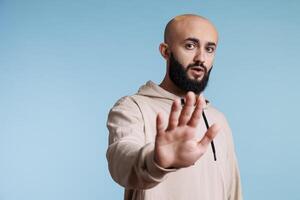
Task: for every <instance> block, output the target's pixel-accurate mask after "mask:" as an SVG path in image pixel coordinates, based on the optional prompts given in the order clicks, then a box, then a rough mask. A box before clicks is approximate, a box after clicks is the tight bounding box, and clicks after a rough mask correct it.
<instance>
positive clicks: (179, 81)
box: [169, 53, 212, 94]
mask: <svg viewBox="0 0 300 200" xmlns="http://www.w3.org/2000/svg"><path fill="white" fill-rule="evenodd" d="M195 66H200V67H202V68H203V70H204V75H203V77H202V79H201V80H193V79H190V78H189V77H188V74H187V71H188V70H189V69H190V68H191V67H195ZM211 70H212V68H211V69H210V70H209V71H207V68H206V67H205V66H204V65H203V64H202V63H200V62H195V63H193V64H190V65H188V66H187V67H186V69H185V68H184V66H183V65H181V64H180V63H179V62H178V61H177V60H176V59H175V57H174V55H173V53H171V55H170V64H169V78H170V79H171V81H172V82H173V83H174V84H175V85H176V86H177V87H178V88H180V89H181V90H183V91H185V92H188V91H192V92H194V93H195V94H200V93H201V92H203V91H204V90H205V88H206V86H207V84H208V80H209V75H210V72H211Z"/></svg>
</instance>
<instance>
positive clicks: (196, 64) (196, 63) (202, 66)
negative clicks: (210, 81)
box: [186, 62, 207, 73]
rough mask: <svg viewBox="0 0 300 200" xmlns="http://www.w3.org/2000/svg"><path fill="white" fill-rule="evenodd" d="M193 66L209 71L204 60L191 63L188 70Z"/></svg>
mask: <svg viewBox="0 0 300 200" xmlns="http://www.w3.org/2000/svg"><path fill="white" fill-rule="evenodd" d="M193 67H197V68H201V69H202V70H203V71H204V72H205V73H206V72H207V67H206V66H205V65H204V64H203V62H195V63H192V64H189V65H188V66H187V68H186V71H187V70H189V69H190V68H193Z"/></svg>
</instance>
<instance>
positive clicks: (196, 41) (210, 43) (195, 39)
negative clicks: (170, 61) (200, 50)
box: [184, 37, 217, 46]
mask: <svg viewBox="0 0 300 200" xmlns="http://www.w3.org/2000/svg"><path fill="white" fill-rule="evenodd" d="M184 41H192V42H195V43H197V44H199V43H200V42H199V40H198V39H197V38H192V37H189V38H187V39H185V40H184ZM207 45H208V46H217V44H216V43H214V42H207Z"/></svg>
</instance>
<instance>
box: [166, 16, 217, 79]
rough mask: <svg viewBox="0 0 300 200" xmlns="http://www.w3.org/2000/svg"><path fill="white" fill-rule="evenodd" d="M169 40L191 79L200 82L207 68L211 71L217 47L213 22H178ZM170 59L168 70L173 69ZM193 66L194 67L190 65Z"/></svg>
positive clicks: (173, 52)
mask: <svg viewBox="0 0 300 200" xmlns="http://www.w3.org/2000/svg"><path fill="white" fill-rule="evenodd" d="M172 28H173V29H172V30H174V31H173V33H172V35H171V36H170V39H169V41H168V44H167V45H168V49H169V51H170V53H172V54H173V57H174V58H175V59H176V60H177V61H178V62H179V63H180V64H181V65H182V66H183V67H184V69H185V72H186V76H187V78H188V79H190V80H194V81H196V82H200V81H201V80H202V79H203V78H204V77H205V70H204V68H205V69H206V71H210V69H211V68H212V65H213V60H214V56H215V51H216V47H217V41H218V35H217V32H216V29H215V28H214V27H213V25H212V24H211V23H209V22H208V21H205V20H200V19H197V18H195V19H188V20H185V21H181V22H178V23H177V24H175V25H174V26H173V27H172ZM170 59H171V56H170V57H169V59H168V71H169V72H170V70H171V65H170V63H171V62H170V61H171V60H170ZM189 66H193V67H189Z"/></svg>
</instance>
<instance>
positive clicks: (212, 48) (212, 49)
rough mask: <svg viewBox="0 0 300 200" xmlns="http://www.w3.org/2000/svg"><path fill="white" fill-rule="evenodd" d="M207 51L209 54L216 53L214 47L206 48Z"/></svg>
mask: <svg viewBox="0 0 300 200" xmlns="http://www.w3.org/2000/svg"><path fill="white" fill-rule="evenodd" d="M206 51H207V52H208V53H213V52H214V51H215V48H214V47H206Z"/></svg>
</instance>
